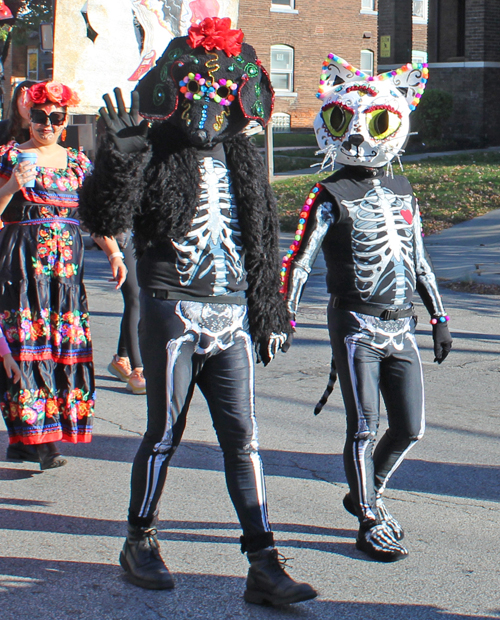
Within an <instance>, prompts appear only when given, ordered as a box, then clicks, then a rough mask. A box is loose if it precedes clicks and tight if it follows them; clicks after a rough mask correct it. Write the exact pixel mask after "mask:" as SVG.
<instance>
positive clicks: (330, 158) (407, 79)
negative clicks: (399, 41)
mask: <svg viewBox="0 0 500 620" xmlns="http://www.w3.org/2000/svg"><path fill="white" fill-rule="evenodd" d="M427 78H428V70H427V65H426V64H420V63H413V64H411V63H408V64H407V65H403V66H402V67H401V68H400V69H397V70H394V71H388V72H387V73H381V74H380V75H377V76H369V75H367V74H366V73H363V72H362V71H360V70H359V69H356V68H355V67H353V66H352V65H350V64H349V63H347V62H346V61H345V60H343V59H342V58H340V57H339V56H335V54H329V55H328V57H327V58H326V60H325V62H324V63H323V69H322V73H321V78H320V86H319V91H318V93H317V97H318V98H319V99H320V100H321V101H322V104H323V105H322V107H321V110H320V112H319V114H318V115H317V117H316V119H315V121H314V131H315V133H316V139H317V141H318V144H319V146H320V148H321V149H322V152H324V153H325V161H324V163H323V167H325V166H326V165H328V162H330V163H331V164H332V165H333V163H334V162H335V163H339V164H343V165H346V166H364V167H367V168H380V167H382V166H385V165H386V164H388V163H389V162H390V161H391V160H392V159H393V158H394V157H396V155H398V153H400V152H401V151H402V149H403V147H404V145H405V143H406V141H407V139H408V135H409V131H410V122H409V119H410V114H411V112H412V111H413V110H414V109H415V108H416V107H417V105H418V103H419V101H420V97H421V96H422V93H423V92H424V88H425V85H426V83H427Z"/></svg>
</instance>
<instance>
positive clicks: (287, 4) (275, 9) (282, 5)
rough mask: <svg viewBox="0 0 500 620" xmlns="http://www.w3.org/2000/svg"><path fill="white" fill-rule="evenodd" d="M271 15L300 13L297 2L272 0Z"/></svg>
mask: <svg viewBox="0 0 500 620" xmlns="http://www.w3.org/2000/svg"><path fill="white" fill-rule="evenodd" d="M271 13H298V11H297V10H296V9H295V0H271Z"/></svg>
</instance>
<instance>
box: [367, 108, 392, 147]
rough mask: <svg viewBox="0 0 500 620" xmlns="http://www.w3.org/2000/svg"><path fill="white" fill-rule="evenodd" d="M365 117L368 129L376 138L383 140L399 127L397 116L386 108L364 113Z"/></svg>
mask: <svg viewBox="0 0 500 620" xmlns="http://www.w3.org/2000/svg"><path fill="white" fill-rule="evenodd" d="M366 118H367V122H368V131H369V132H370V135H371V136H372V137H373V138H375V139H376V140H383V139H384V138H388V137H389V136H392V134H393V133H395V132H396V131H397V130H398V129H399V128H400V127H401V119H400V118H399V116H398V115H397V114H394V112H391V111H390V110H387V109H378V110H373V111H371V112H370V111H369V112H367V114H366Z"/></svg>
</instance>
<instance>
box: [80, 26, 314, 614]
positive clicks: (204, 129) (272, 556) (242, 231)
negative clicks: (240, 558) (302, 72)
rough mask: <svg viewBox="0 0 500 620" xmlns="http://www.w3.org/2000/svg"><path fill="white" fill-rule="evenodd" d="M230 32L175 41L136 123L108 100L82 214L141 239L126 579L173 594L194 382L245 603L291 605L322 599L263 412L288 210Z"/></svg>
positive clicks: (248, 51) (258, 93)
mask: <svg viewBox="0 0 500 620" xmlns="http://www.w3.org/2000/svg"><path fill="white" fill-rule="evenodd" d="M230 26H231V22H230V19H229V18H223V19H219V18H206V19H205V20H203V21H202V22H201V23H200V24H197V25H193V26H191V28H190V29H189V34H188V36H186V37H178V38H175V39H173V40H172V41H171V42H170V44H169V46H168V47H167V49H166V50H165V52H164V53H163V55H162V56H161V58H160V59H159V60H158V62H157V63H156V65H155V67H154V68H153V69H151V70H150V71H149V72H148V73H147V74H146V75H145V76H144V77H143V78H142V80H141V81H140V82H139V84H138V86H137V87H136V89H135V92H134V93H133V96H132V107H131V110H130V112H127V110H126V108H125V105H124V103H123V99H122V97H121V93H120V91H115V93H116V103H117V109H115V107H114V105H113V104H112V102H111V99H110V97H109V96H108V95H105V97H104V99H105V101H106V109H104V108H103V109H102V110H101V116H102V118H103V119H104V121H105V123H106V125H107V128H108V131H107V134H108V135H107V137H106V138H105V140H104V144H103V145H102V146H101V148H100V149H99V150H98V153H97V156H96V162H95V170H94V173H93V175H92V176H91V177H90V178H89V179H88V180H87V181H86V182H85V184H84V186H83V188H82V191H81V203H80V204H81V211H80V212H81V215H82V218H83V221H84V223H85V225H86V226H87V227H88V228H89V229H90V230H91V232H92V233H94V234H97V235H100V236H109V235H116V234H117V233H120V232H121V231H124V230H127V229H129V228H130V229H132V230H133V231H134V237H133V239H134V244H135V249H136V253H137V257H138V262H137V274H138V279H139V286H140V288H141V295H140V304H141V310H140V312H141V320H140V328H139V339H140V347H141V354H142V360H143V362H144V375H145V377H146V387H147V403H148V426H147V430H146V434H145V435H144V439H143V441H142V443H141V446H140V447H139V450H138V452H137V455H136V457H135V460H134V465H133V470H132V493H131V501H130V507H129V516H128V536H127V539H126V541H125V544H124V547H123V551H122V553H121V555H120V563H121V565H122V567H123V568H124V570H125V571H126V574H127V577H128V578H129V580H130V581H132V583H134V584H136V585H139V586H141V587H143V588H152V589H154V588H158V589H167V588H172V587H173V586H174V580H173V578H172V576H171V574H170V572H169V571H168V569H167V567H166V566H165V564H164V562H163V560H162V557H161V555H160V552H159V545H158V539H157V533H156V528H157V524H158V506H159V501H160V498H161V494H162V491H163V486H164V484H165V479H166V476H167V468H168V465H169V462H170V459H171V458H172V455H173V454H174V452H175V450H176V448H177V446H178V445H179V443H180V441H181V438H182V434H183V431H184V427H185V424H186V416H187V412H188V408H189V403H190V400H191V397H192V394H193V390H194V388H195V386H196V385H198V387H199V388H200V389H201V391H202V392H203V395H204V396H205V398H206V400H207V402H208V406H209V409H210V414H211V416H212V421H213V425H214V427H215V430H216V433H217V438H218V440H219V443H220V445H221V448H222V451H223V454H224V467H225V473H226V482H227V487H228V491H229V494H230V496H231V499H232V501H233V504H234V506H235V509H236V512H237V515H238V518H239V521H240V524H241V527H242V530H243V535H242V537H241V550H242V552H246V553H247V557H248V560H249V562H250V569H249V572H248V578H247V587H246V590H245V594H244V597H245V600H247V601H249V602H252V603H260V604H263V603H271V604H273V605H280V604H284V603H295V602H298V601H304V600H307V599H311V598H314V597H315V596H316V592H315V590H314V589H313V588H312V587H311V586H310V585H308V584H306V583H297V582H295V581H294V580H293V579H292V578H291V577H290V576H289V575H288V574H287V572H286V571H285V568H284V566H283V563H282V561H281V560H280V556H279V555H278V551H277V550H276V548H275V546H274V537H273V533H272V529H271V525H270V524H269V520H268V513H267V501H266V490H265V485H264V475H263V469H262V463H261V459H260V456H259V444H258V439H257V425H256V421H255V411H254V359H253V348H254V346H255V348H256V349H257V354H258V359H260V360H262V361H263V362H264V364H267V363H269V362H270V361H271V359H272V358H273V357H274V355H275V354H276V353H277V352H278V351H279V350H280V349H282V350H285V349H286V348H287V346H288V343H287V340H288V338H289V334H290V332H291V326H290V317H289V314H288V312H287V309H286V306H285V303H284V300H283V298H282V297H281V295H280V293H279V254H278V252H279V250H278V221H277V211H276V203H275V199H274V197H273V194H272V191H271V188H270V186H269V183H268V181H267V175H266V169H265V166H264V163H263V161H262V159H261V157H260V155H259V154H258V152H257V149H256V148H255V147H254V146H253V145H252V144H251V143H250V141H249V139H248V138H247V137H246V136H245V135H244V134H243V133H242V130H243V129H244V128H245V127H246V125H247V124H248V122H249V121H250V120H251V119H254V120H256V121H257V122H259V123H260V124H261V125H265V124H266V123H267V122H268V120H269V118H270V116H271V112H272V107H273V91H272V87H271V84H270V80H269V77H268V75H267V73H266V71H265V69H264V68H263V67H262V65H261V63H260V61H259V60H258V59H257V57H256V54H255V50H254V49H253V48H252V47H251V46H250V45H247V44H245V43H244V42H243V32H242V31H241V30H233V29H231V27H230ZM139 113H140V115H141V116H142V117H143V118H144V119H146V120H143V121H142V122H140V119H139ZM149 123H151V126H149Z"/></svg>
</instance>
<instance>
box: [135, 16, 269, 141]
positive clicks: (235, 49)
mask: <svg viewBox="0 0 500 620" xmlns="http://www.w3.org/2000/svg"><path fill="white" fill-rule="evenodd" d="M230 26H231V20H230V19H229V18H228V17H225V18H218V17H207V18H206V19H204V20H203V21H202V22H201V23H200V24H195V25H193V26H191V28H190V29H189V31H188V35H187V36H186V37H177V38H175V39H173V40H172V41H171V42H170V44H169V46H168V47H167V49H166V50H165V51H164V53H163V55H162V56H161V58H159V59H158V61H157V63H156V65H155V66H154V67H153V68H152V69H151V70H150V71H149V72H148V73H147V74H146V75H145V76H144V77H143V78H142V79H141V80H140V82H139V83H138V85H137V87H136V90H137V91H138V92H139V98H140V109H139V111H140V114H141V115H142V116H143V117H145V118H147V119H149V120H153V121H161V120H166V119H169V118H170V117H172V115H174V113H175V112H176V111H179V113H182V118H183V119H184V121H185V123H182V128H183V129H184V130H185V131H189V132H191V133H192V132H193V131H194V130H195V129H196V130H202V131H208V132H209V133H211V134H214V135H215V134H217V133H219V134H220V133H222V132H224V131H226V130H227V131H229V129H228V125H231V129H232V130H234V128H235V126H236V124H237V123H236V119H238V123H239V125H242V126H241V127H240V129H241V128H243V127H244V125H246V124H247V123H248V121H249V120H252V119H253V120H256V121H257V122H259V123H260V124H261V125H263V126H265V125H266V124H267V122H268V121H269V119H270V117H271V113H272V109H273V103H274V91H273V89H272V86H271V82H270V79H269V76H268V74H267V72H266V70H265V69H264V68H263V67H262V65H261V63H260V61H259V60H258V59H257V56H256V53H255V50H254V48H253V47H251V46H250V45H247V44H246V43H243V36H244V35H243V32H242V31H241V30H233V29H231V27H230ZM228 119H229V120H228ZM214 132H215V133H214ZM219 138H220V136H217V139H219Z"/></svg>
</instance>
